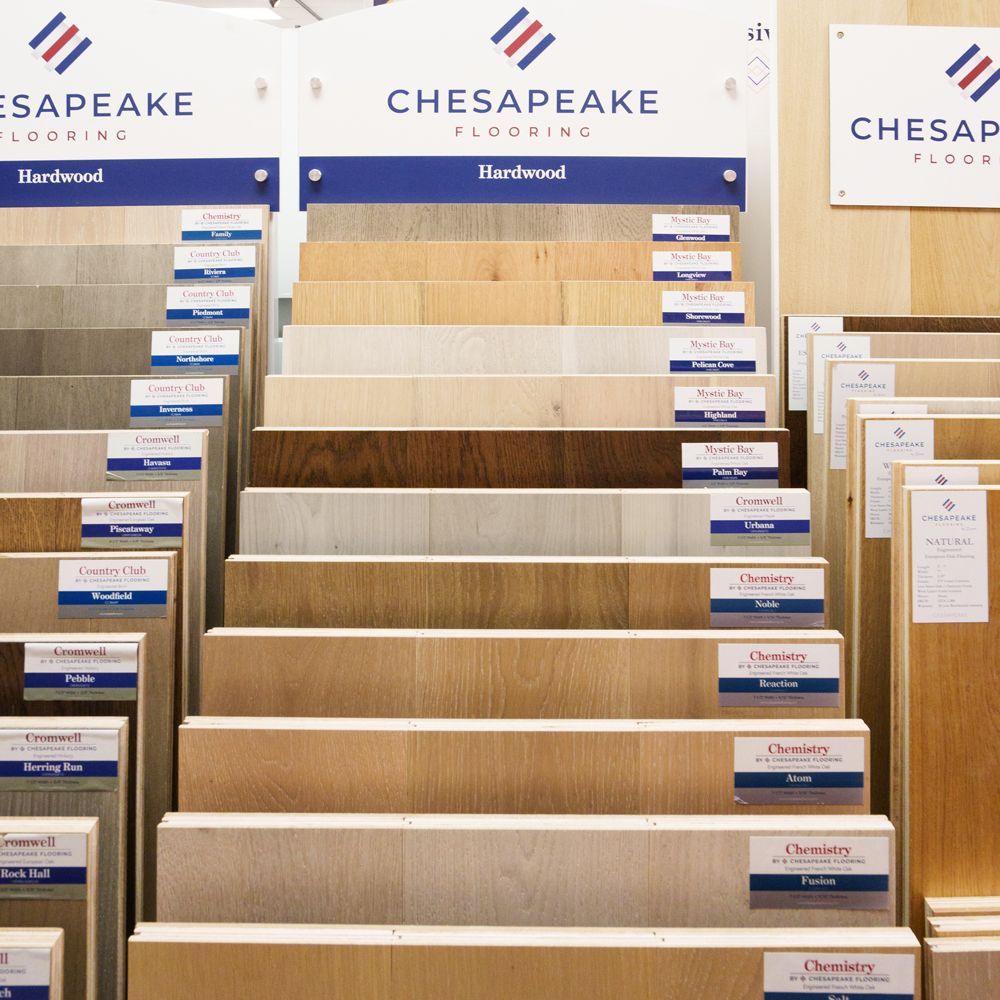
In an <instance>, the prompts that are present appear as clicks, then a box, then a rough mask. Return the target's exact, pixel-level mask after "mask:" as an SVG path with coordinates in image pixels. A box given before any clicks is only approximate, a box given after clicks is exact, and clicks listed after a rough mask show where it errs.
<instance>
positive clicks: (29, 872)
mask: <svg viewBox="0 0 1000 1000" xmlns="http://www.w3.org/2000/svg"><path fill="white" fill-rule="evenodd" d="M86 898H87V835H86V834H85V833H5V834H3V835H2V836H0V899H86ZM3 995H4V994H3V992H2V990H0V997H2V996H3ZM25 995H26V996H30V994H25Z"/></svg>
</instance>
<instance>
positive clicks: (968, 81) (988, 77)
mask: <svg viewBox="0 0 1000 1000" xmlns="http://www.w3.org/2000/svg"><path fill="white" fill-rule="evenodd" d="M992 65H993V60H992V58H991V57H990V56H988V55H986V54H985V53H984V52H983V50H982V49H981V48H980V47H979V46H978V45H972V46H970V47H969V48H968V49H967V50H966V51H965V52H964V53H962V55H961V56H960V57H959V58H958V59H957V60H956V61H955V62H954V63H952V65H951V66H949V67H948V69H947V70H946V72H947V74H948V76H949V77H950V78H951V81H952V83H954V84H956V85H957V86H958V88H959V90H961V91H962V92H963V93H965V94H966V95H967V96H968V97H971V98H972V100H974V101H981V100H982V99H983V98H984V97H985V96H986V95H987V94H988V93H989V92H990V91H991V90H992V89H993V88H994V87H995V86H996V85H997V84H998V83H1000V69H994V71H993V72H992V73H989V72H988V70H989V68H990V67H991V66H992Z"/></svg>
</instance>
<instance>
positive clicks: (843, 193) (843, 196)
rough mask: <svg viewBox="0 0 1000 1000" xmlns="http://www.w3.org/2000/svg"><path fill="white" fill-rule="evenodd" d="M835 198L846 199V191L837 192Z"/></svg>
mask: <svg viewBox="0 0 1000 1000" xmlns="http://www.w3.org/2000/svg"><path fill="white" fill-rule="evenodd" d="M837 197H838V198H846V197H847V192H846V191H838V192H837Z"/></svg>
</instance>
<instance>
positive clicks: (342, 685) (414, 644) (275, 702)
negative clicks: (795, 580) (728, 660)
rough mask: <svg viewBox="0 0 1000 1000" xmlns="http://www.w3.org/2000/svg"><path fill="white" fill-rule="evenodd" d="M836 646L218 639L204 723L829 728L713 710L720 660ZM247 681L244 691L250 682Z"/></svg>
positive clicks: (646, 635)
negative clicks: (725, 651) (738, 651)
mask: <svg viewBox="0 0 1000 1000" xmlns="http://www.w3.org/2000/svg"><path fill="white" fill-rule="evenodd" d="M730 643H758V644H760V645H761V646H762V647H763V648H766V649H767V650H768V651H770V652H777V651H781V650H784V649H788V648H789V647H790V646H794V648H795V649H797V650H798V649H802V648H805V649H809V650H812V649H816V648H817V647H827V646H830V645H832V646H835V647H837V648H838V649H840V648H841V646H842V640H841V638H840V635H839V634H838V633H836V632H826V631H822V630H807V631H798V632H792V631H782V630H770V631H761V630H757V631H744V630H738V629H734V630H726V631H725V632H719V631H716V632H642V633H637V632H600V633H580V632H544V633H537V632H517V631H503V632H489V631H483V632H461V633H454V632H434V631H430V632H428V631H419V632H418V631H409V632H408V631H388V632H370V631H365V632H356V631H350V630H343V631H335V630H317V629H313V630H306V629H254V628H249V629H230V628H226V629H213V630H212V631H211V632H209V633H208V634H207V635H206V636H205V640H204V659H203V674H202V692H201V708H202V711H203V712H204V713H205V714H206V715H225V716H290V717H309V716H315V717H320V718H322V717H326V716H328V717H337V718H363V717H366V716H367V717H374V718H395V717H398V718H411V717H412V718H429V719H443V718H470V719H478V718H503V719H568V718H578V719H630V718H631V719H712V718H720V719H747V718H803V719H807V718H834V717H841V716H843V714H844V709H843V706H842V705H841V706H840V707H829V708H819V707H802V706H798V705H795V704H794V700H795V699H791V703H790V704H789V705H785V706H780V705H779V706H775V705H760V706H757V707H745V708H733V707H729V706H722V705H720V704H719V651H720V648H721V647H725V646H726V645H728V644H730ZM248 677H250V678H253V682H252V683H247V678H248Z"/></svg>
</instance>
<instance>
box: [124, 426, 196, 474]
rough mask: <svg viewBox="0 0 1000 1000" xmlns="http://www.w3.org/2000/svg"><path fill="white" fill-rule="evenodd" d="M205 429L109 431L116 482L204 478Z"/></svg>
mask: <svg viewBox="0 0 1000 1000" xmlns="http://www.w3.org/2000/svg"><path fill="white" fill-rule="evenodd" d="M204 445H205V435H204V432H203V431H180V430H175V431H108V465H107V469H108V472H107V478H108V479H109V480H110V481H113V482H125V481H145V482H154V481H160V480H177V481H179V482H191V481H193V480H197V479H201V463H202V452H203V449H204Z"/></svg>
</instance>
